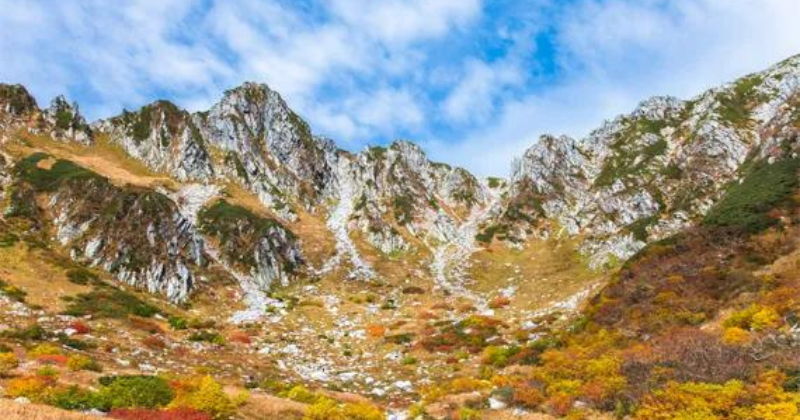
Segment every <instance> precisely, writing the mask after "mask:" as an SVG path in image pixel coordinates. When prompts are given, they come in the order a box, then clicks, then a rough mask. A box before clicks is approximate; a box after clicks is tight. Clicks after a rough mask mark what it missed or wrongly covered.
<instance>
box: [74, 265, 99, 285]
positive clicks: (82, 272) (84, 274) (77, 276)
mask: <svg viewBox="0 0 800 420" xmlns="http://www.w3.org/2000/svg"><path fill="white" fill-rule="evenodd" d="M67 280H69V281H70V282H72V283H75V284H81V285H84V284H89V283H90V282H91V283H95V282H97V281H98V278H97V275H95V274H94V273H92V272H91V271H89V270H87V269H85V268H75V269H72V270H69V271H67Z"/></svg>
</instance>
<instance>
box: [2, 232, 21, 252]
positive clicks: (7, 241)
mask: <svg viewBox="0 0 800 420" xmlns="http://www.w3.org/2000/svg"><path fill="white" fill-rule="evenodd" d="M17 242H19V236H17V235H15V234H13V233H11V232H4V233H1V234H0V248H9V247H12V246H14V244H16V243H17Z"/></svg>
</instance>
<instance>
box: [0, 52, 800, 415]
mask: <svg viewBox="0 0 800 420" xmlns="http://www.w3.org/2000/svg"><path fill="white" fill-rule="evenodd" d="M798 94H800V58H798V57H794V58H790V59H788V60H786V61H784V62H782V63H779V64H777V65H775V66H773V67H772V68H770V69H767V70H765V71H764V72H761V73H757V74H753V75H748V76H746V77H744V78H742V79H740V80H737V81H734V82H732V83H730V84H728V85H725V86H721V87H719V88H715V89H712V90H710V91H708V92H704V93H702V94H700V95H698V96H697V97H695V98H693V99H691V100H688V101H681V100H678V99H675V98H661V97H660V98H653V99H649V100H647V101H644V102H643V103H642V104H641V105H640V106H639V107H638V108H637V109H636V110H634V111H633V112H632V113H631V114H629V115H624V116H620V117H617V118H615V119H614V120H612V121H607V122H606V123H604V124H603V125H602V126H601V127H600V128H599V129H597V130H595V131H593V132H592V133H591V134H590V135H588V136H587V137H586V138H583V139H572V138H569V137H566V136H561V137H555V136H549V135H546V136H543V137H542V138H541V139H540V141H539V142H537V143H536V144H535V145H533V146H532V147H531V148H530V149H528V151H526V152H525V153H524V155H523V156H522V157H521V158H520V159H519V160H517V161H516V162H514V164H513V171H512V176H511V178H510V179H508V180H500V179H496V178H490V179H479V178H477V177H475V176H473V175H472V174H470V173H469V172H468V171H466V170H464V169H461V168H456V167H451V166H449V165H447V164H444V163H437V162H431V161H430V160H428V158H427V157H426V156H425V154H424V152H423V151H422V149H421V148H420V147H418V146H416V145H415V144H413V143H411V142H409V141H396V142H394V143H392V144H390V145H389V146H387V147H369V148H366V149H365V150H363V151H361V152H359V153H350V152H347V151H344V150H341V149H338V148H337V146H336V143H335V142H334V141H333V140H330V139H327V138H322V137H320V136H317V135H315V134H314V133H313V131H312V129H311V127H310V126H309V125H308V124H307V123H306V122H305V121H303V120H302V118H301V117H300V116H299V115H297V114H296V113H295V112H294V111H292V110H291V108H290V107H289V105H288V104H287V103H286V102H285V101H284V100H283V99H282V98H281V96H280V95H279V94H278V93H277V92H275V91H273V90H271V89H270V88H268V87H267V86H266V85H263V84H256V83H245V84H243V85H242V86H240V87H237V88H234V89H231V90H228V91H226V92H225V93H224V94H223V96H222V98H221V99H220V100H219V101H218V102H217V103H216V104H214V105H213V106H212V107H211V108H210V109H209V110H207V111H203V112H196V113H190V112H187V111H185V110H182V109H180V108H179V107H177V106H176V105H174V104H172V103H170V102H168V101H157V102H154V103H152V104H149V105H147V106H144V107H142V108H141V109H139V110H135V111H124V112H123V113H122V114H120V115H118V116H115V117H112V118H109V119H106V120H102V121H97V122H93V123H88V122H87V121H86V120H85V119H84V118H83V117H82V116H81V114H80V111H79V108H78V106H77V105H76V104H70V103H69V102H68V101H67V100H66V99H64V98H63V97H59V98H56V99H55V100H53V102H52V103H51V104H50V106H49V107H48V108H44V109H42V108H39V106H38V104H37V103H36V101H35V100H34V99H33V97H32V96H31V95H30V94H29V93H28V92H27V91H26V89H25V88H24V87H22V86H19V85H0V202H1V203H2V209H3V212H2V217H0V291H2V293H1V294H0V302H2V309H0V386H2V387H3V390H4V393H5V395H6V396H7V397H8V398H16V399H17V400H18V401H21V402H24V401H33V402H34V403H39V404H47V405H52V406H56V407H58V408H61V409H67V410H73V411H89V410H99V411H103V412H110V413H111V416H112V417H114V418H121V419H128V418H130V419H139V418H159V419H160V418H164V419H167V418H191V419H195V418H196V419H205V418H215V419H216V418H229V417H236V418H247V419H250V418H253V419H257V418H272V417H270V416H279V417H276V418H305V419H312V420H313V419H339V418H342V419H356V420H358V419H365V420H371V419H379V418H384V413H389V415H391V416H392V418H393V419H398V420H399V419H404V418H415V417H416V418H436V419H444V418H448V419H449V418H458V419H462V420H466V419H476V418H485V419H490V418H491V419H496V418H530V419H547V418H561V417H568V418H572V419H577V418H624V417H626V416H630V417H631V418H635V419H686V418H697V419H706V418H708V419H717V418H719V419H722V418H726V419H727V418H733V419H757V418H763V419H771V418H800V416H799V415H798V404H799V403H800V394H797V391H798V385H797V383H798V381H800V380H798V377H797V375H798V372H800V354H797V349H798V348H800V347H798V342H800V335H799V334H800V333H798V331H799V330H798V328H799V327H797V325H796V322H797V320H796V318H797V317H796V311H797V310H798V308H797V305H798V303H797V299H798V298H800V296H797V290H798V286H800V285H798V284H796V281H797V269H798V265H797V261H798V255H800V254H798V247H797V245H798V244H797V240H796V238H797V237H798V233H800V231H798V227H797V220H800V213H798V212H800V208H799V207H798V206H797V204H798V200H800V195H798V189H799V188H800V185H798V184H799V182H800V178H798V169H800V163H798V162H799V161H798V157H797V151H798V147H800V144H799V143H798V130H800V112H798V109H797V105H798V98H800V96H798ZM0 402H2V405H0V412H4V411H3V410H6V411H7V412H9V413H12V412H13V413H14V414H13V415H16V416H24V415H27V414H25V410H24V409H23V408H22V407H21V406H16V405H13V404H14V403H9V402H8V401H5V400H3V401H0ZM31 409H32V410H33V411H36V412H38V411H41V412H42V416H44V417H43V418H49V417H47V416H49V415H51V414H47V413H46V411H47V410H46V409H41V410H39V409H36V408H35V407H34V406H31ZM52 416H57V414H52ZM77 416H78V417H76V418H79V416H80V415H77ZM148 416H150V417H148ZM520 416H522V417H520Z"/></svg>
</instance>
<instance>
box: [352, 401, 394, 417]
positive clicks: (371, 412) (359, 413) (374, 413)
mask: <svg viewBox="0 0 800 420" xmlns="http://www.w3.org/2000/svg"><path fill="white" fill-rule="evenodd" d="M342 413H343V414H344V418H346V419H347V420H385V419H386V416H385V415H384V414H383V412H382V411H381V410H380V409H379V408H378V407H375V406H374V405H371V404H367V403H357V404H345V405H344V408H343V409H342Z"/></svg>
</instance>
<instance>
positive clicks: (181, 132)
mask: <svg viewBox="0 0 800 420" xmlns="http://www.w3.org/2000/svg"><path fill="white" fill-rule="evenodd" d="M95 129H96V130H97V131H99V132H102V133H105V134H107V135H108V136H109V138H110V139H111V140H112V141H113V142H115V143H117V144H119V145H120V146H121V147H122V148H123V149H125V151H126V152H128V154H129V155H131V156H132V157H134V158H136V159H138V160H140V161H142V162H143V163H144V164H145V165H147V166H148V167H149V168H150V169H152V170H153V171H156V172H162V173H166V174H169V175H171V176H173V177H175V178H176V179H178V180H181V181H189V180H208V179H210V178H212V177H213V175H214V169H213V166H212V163H211V158H210V156H209V153H208V150H207V148H206V144H205V141H204V140H203V138H202V136H201V135H200V131H199V129H198V127H197V126H196V125H195V123H194V121H193V118H192V116H191V115H190V114H189V113H188V112H186V111H184V110H181V109H179V108H178V107H177V106H175V105H174V104H172V103H171V102H168V101H157V102H154V103H152V104H150V105H147V106H144V107H143V108H142V109H140V110H138V111H136V112H129V111H125V112H123V113H122V115H120V116H117V117H114V118H111V119H109V120H106V121H101V122H98V123H96V124H95Z"/></svg>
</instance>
